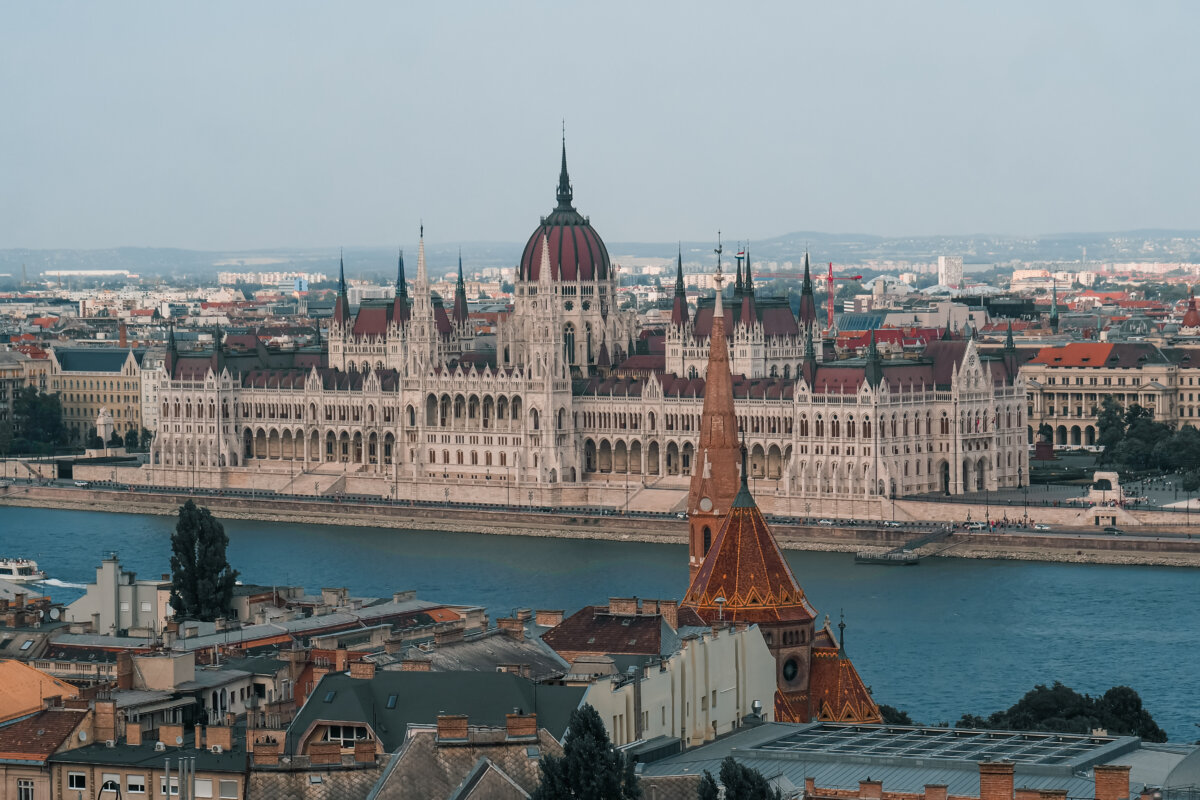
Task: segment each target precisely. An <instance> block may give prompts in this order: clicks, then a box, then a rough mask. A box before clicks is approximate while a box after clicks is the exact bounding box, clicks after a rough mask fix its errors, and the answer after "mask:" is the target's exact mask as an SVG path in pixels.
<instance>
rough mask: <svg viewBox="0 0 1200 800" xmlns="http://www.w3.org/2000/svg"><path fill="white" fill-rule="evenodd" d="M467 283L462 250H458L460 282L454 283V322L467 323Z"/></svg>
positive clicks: (458, 323)
mask: <svg viewBox="0 0 1200 800" xmlns="http://www.w3.org/2000/svg"><path fill="white" fill-rule="evenodd" d="M467 316H468V312H467V285H466V284H465V283H463V268H462V250H459V251H458V283H456V284H454V322H455V324H457V325H466V324H467Z"/></svg>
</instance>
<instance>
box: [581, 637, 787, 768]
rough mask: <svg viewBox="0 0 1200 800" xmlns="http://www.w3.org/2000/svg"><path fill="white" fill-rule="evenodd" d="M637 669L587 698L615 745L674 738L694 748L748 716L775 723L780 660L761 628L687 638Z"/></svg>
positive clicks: (596, 687)
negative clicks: (675, 649)
mask: <svg viewBox="0 0 1200 800" xmlns="http://www.w3.org/2000/svg"><path fill="white" fill-rule="evenodd" d="M633 669H634V673H633V674H632V675H631V674H629V673H624V674H617V675H610V676H607V677H604V678H601V679H599V680H597V681H595V682H594V683H592V684H591V686H589V687H588V690H587V694H585V695H584V702H585V703H590V704H591V706H592V707H593V708H595V709H596V712H597V713H599V715H600V719H602V720H603V721H604V725H605V727H607V728H608V734H609V737H610V738H611V739H612V741H613V744H616V745H623V744H629V743H630V742H635V741H639V740H646V739H653V738H654V737H656V736H672V737H679V738H680V739H682V740H683V742H684V744H685V746H688V747H691V746H694V745H697V744H701V743H703V742H706V741H710V740H712V739H714V738H716V737H717V736H720V735H722V734H726V733H729V732H731V731H733V730H736V729H737V728H739V727H741V725H742V720H743V719H744V718H745V717H746V716H748V715H750V714H759V715H761V716H762V718H763V719H764V720H765V721H771V719H772V716H771V714H772V711H773V709H774V697H775V659H774V657H773V656H772V655H771V651H770V650H768V649H767V645H766V642H765V641H764V640H763V636H762V632H761V631H760V630H759V628H758V626H757V625H752V626H749V627H740V628H723V629H712V630H709V631H707V632H705V633H702V634H694V635H691V636H685V637H684V638H683V641H682V643H681V647H680V649H679V651H678V652H676V653H674V654H672V655H670V656H668V657H667V658H665V659H663V660H662V661H661V662H660V663H651V664H647V665H645V666H643V667H640V668H639V667H637V666H635V667H633ZM756 703H757V704H758V706H757V707H756V705H755V704H756Z"/></svg>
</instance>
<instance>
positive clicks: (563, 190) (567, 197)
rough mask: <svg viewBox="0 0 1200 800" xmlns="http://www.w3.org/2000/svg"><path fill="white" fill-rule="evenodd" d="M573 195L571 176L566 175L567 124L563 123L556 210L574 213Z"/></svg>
mask: <svg viewBox="0 0 1200 800" xmlns="http://www.w3.org/2000/svg"><path fill="white" fill-rule="evenodd" d="M573 197H574V193H573V192H572V191H571V176H570V175H569V174H568V173H567V124H566V122H564V123H563V137H562V168H561V169H559V171H558V210H560V211H574V210H575V207H574V206H572V205H571V200H572V199H573Z"/></svg>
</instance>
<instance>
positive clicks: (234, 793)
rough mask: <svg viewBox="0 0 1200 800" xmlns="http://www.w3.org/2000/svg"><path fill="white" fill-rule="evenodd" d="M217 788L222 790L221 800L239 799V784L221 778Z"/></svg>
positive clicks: (220, 792)
mask: <svg viewBox="0 0 1200 800" xmlns="http://www.w3.org/2000/svg"><path fill="white" fill-rule="evenodd" d="M217 788H218V789H219V790H220V791H219V792H218V793H219V794H220V800H237V799H238V782H237V781H235V780H229V779H227V778H221V779H220V780H219V781H218V782H217Z"/></svg>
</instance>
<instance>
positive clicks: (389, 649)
mask: <svg viewBox="0 0 1200 800" xmlns="http://www.w3.org/2000/svg"><path fill="white" fill-rule="evenodd" d="M403 651H404V640H403V639H401V638H400V637H399V636H396V637H393V638H391V639H384V640H383V652H385V653H387V654H388V655H389V656H394V655H396V654H397V653H401V652H403Z"/></svg>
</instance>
